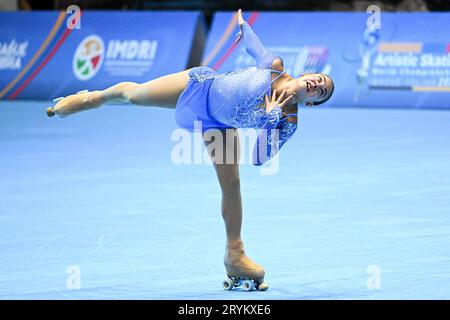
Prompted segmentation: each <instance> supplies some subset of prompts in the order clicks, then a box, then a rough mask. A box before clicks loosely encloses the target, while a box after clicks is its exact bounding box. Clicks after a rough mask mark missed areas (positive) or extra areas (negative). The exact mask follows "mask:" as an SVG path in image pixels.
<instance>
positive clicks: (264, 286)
mask: <svg viewBox="0 0 450 320" xmlns="http://www.w3.org/2000/svg"><path fill="white" fill-rule="evenodd" d="M256 289H257V290H259V291H265V290H267V289H269V285H268V284H267V283H265V282H262V283H260V284H258V285H257V286H256Z"/></svg>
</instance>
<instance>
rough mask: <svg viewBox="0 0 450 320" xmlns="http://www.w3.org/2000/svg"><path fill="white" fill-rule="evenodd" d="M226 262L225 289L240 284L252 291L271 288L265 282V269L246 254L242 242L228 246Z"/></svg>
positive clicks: (246, 289)
mask: <svg viewBox="0 0 450 320" xmlns="http://www.w3.org/2000/svg"><path fill="white" fill-rule="evenodd" d="M224 264H225V270H226V272H227V276H228V278H227V279H225V280H224V281H223V288H224V289H225V290H231V289H233V288H235V287H240V286H242V287H243V288H244V290H245V291H252V290H253V289H256V290H260V291H264V290H267V289H268V288H269V286H268V285H267V284H266V283H265V282H264V274H265V271H264V269H263V268H262V267H261V266H260V265H258V264H256V263H255V262H253V261H252V260H251V259H250V258H249V257H248V256H247V255H246V254H245V252H244V246H243V244H242V242H239V243H238V244H236V245H232V246H230V245H229V246H227V248H226V252H225V259H224Z"/></svg>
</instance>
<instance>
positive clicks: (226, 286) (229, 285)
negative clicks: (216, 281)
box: [223, 278, 234, 290]
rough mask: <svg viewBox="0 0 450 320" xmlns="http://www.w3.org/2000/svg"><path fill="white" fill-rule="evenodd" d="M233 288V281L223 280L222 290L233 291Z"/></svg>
mask: <svg viewBox="0 0 450 320" xmlns="http://www.w3.org/2000/svg"><path fill="white" fill-rule="evenodd" d="M233 286H234V282H233V280H231V279H229V278H228V279H226V280H223V289H224V290H231V289H233Z"/></svg>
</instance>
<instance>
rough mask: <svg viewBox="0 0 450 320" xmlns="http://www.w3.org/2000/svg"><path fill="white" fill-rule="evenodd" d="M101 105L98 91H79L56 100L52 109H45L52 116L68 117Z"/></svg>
mask: <svg viewBox="0 0 450 320" xmlns="http://www.w3.org/2000/svg"><path fill="white" fill-rule="evenodd" d="M101 104H102V97H101V94H100V93H99V91H92V92H89V91H87V90H85V91H80V92H79V93H77V94H73V95H70V96H67V97H65V98H62V99H61V100H58V101H57V103H56V105H55V106H54V107H53V108H49V109H47V114H48V115H49V116H53V115H55V114H57V115H59V116H68V115H71V114H73V113H76V112H80V111H83V110H88V109H92V108H97V107H99V106H100V105H101Z"/></svg>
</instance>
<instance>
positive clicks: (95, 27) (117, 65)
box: [0, 11, 200, 99]
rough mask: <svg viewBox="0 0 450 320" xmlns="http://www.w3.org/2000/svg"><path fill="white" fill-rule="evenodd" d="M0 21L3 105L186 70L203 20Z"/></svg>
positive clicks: (95, 17)
mask: <svg viewBox="0 0 450 320" xmlns="http://www.w3.org/2000/svg"><path fill="white" fill-rule="evenodd" d="M70 18H71V16H70V15H67V14H66V13H65V12H27V13H25V12H15V13H6V12H2V13H0V98H3V99H5V98H10V99H13V98H38V99H50V98H54V97H58V96H63V95H67V94H72V93H74V92H76V91H79V90H83V89H89V90H94V89H102V88H105V87H107V86H110V85H113V84H115V83H118V82H121V81H135V82H145V81H148V80H150V79H152V78H155V77H159V76H162V75H165V74H168V73H172V72H178V71H180V70H183V69H185V68H186V67H187V63H188V59H189V54H190V52H191V46H192V43H193V39H194V35H195V30H196V26H197V23H198V19H199V18H200V13H198V12H167V11H164V12H129V11H127V12H111V11H108V12H95V11H91V12H83V14H82V15H81V24H80V29H73V30H72V29H69V28H68V27H67V24H66V21H67V19H70Z"/></svg>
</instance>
